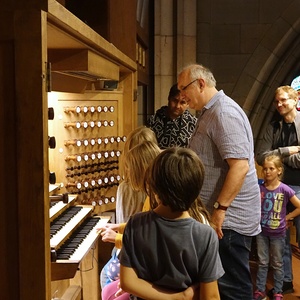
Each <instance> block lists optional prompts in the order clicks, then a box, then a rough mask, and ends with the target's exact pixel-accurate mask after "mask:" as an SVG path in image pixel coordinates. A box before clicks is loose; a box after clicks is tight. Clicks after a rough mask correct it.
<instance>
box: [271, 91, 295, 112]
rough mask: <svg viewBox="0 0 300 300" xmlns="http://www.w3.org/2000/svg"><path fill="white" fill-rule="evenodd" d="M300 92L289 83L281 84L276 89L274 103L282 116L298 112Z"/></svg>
mask: <svg viewBox="0 0 300 300" xmlns="http://www.w3.org/2000/svg"><path fill="white" fill-rule="evenodd" d="M297 102H298V92H297V91H296V90H294V89H293V88H292V87H291V86H289V85H284V86H280V87H278V88H277V89H276V90H275V99H274V105H275V107H276V109H277V111H278V112H279V114H280V115H281V116H283V117H284V116H286V115H288V114H289V113H291V112H292V111H294V112H296V105H297Z"/></svg>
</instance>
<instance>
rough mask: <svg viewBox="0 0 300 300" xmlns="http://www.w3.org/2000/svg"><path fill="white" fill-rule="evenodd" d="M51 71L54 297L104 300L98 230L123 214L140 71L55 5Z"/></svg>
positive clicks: (49, 22) (50, 40)
mask: <svg viewBox="0 0 300 300" xmlns="http://www.w3.org/2000/svg"><path fill="white" fill-rule="evenodd" d="M47 69H48V73H47V74H48V76H47V77H48V78H47V80H48V84H47V85H48V93H47V99H48V142H49V149H48V153H49V154H48V155H49V186H50V188H49V200H50V202H49V203H50V204H49V206H50V208H49V226H50V234H51V238H50V250H51V261H52V262H51V297H56V298H58V299H60V298H62V299H64V300H68V299H88V300H93V299H95V300H96V299H97V300H98V299H100V287H99V273H100V270H99V268H98V259H99V257H98V256H99V255H101V249H99V244H98V240H97V232H96V230H95V228H96V227H98V226H100V225H101V224H105V223H106V222H108V221H109V219H110V217H111V214H109V213H108V212H112V211H114V209H115V197H116V190H117V186H118V184H119V181H120V180H121V176H120V172H119V158H120V155H121V153H122V149H123V146H124V142H125V141H126V136H127V134H128V133H129V132H130V131H131V130H132V129H133V128H134V127H135V126H136V118H137V114H136V112H137V107H136V101H135V95H136V85H137V83H136V64H135V62H133V61H132V60H130V59H129V58H128V57H127V56H125V55H124V54H122V53H121V52H120V51H119V50H118V49H116V48H115V47H114V46H113V45H111V44H110V43H108V42H107V41H105V40H104V39H102V38H101V36H99V35H98V34H96V33H95V32H94V31H93V30H91V29H90V28H89V27H88V26H86V25H85V24H83V23H82V22H81V21H80V20H78V19H77V18H76V17H75V16H73V15H72V14H71V13H70V12H68V11H67V10H66V9H65V8H64V7H63V6H61V5H60V4H59V3H57V2H56V1H49V12H48V15H47ZM70 214H71V216H69V215H70ZM66 215H67V219H66V220H64V221H63V225H61V219H64V218H65V216H66ZM89 222H94V224H93V225H91V226H90V225H89ZM86 223H88V225H87V224H86ZM87 227H91V229H90V230H91V231H90V232H89V233H86V236H88V237H86V236H85V237H84V238H83V240H84V242H82V241H80V242H77V244H76V243H75V245H74V246H71V248H72V247H73V248H75V247H77V248H79V250H75V249H71V250H68V249H69V248H67V247H66V246H68V244H71V245H73V244H74V242H73V241H74V240H78V236H79V232H81V231H82V230H81V229H86V228H87ZM70 240H71V242H70ZM78 243H79V244H80V246H79V247H78ZM66 248H67V249H66ZM77 248H76V249H77ZM69 251H71V254H70V253H69Z"/></svg>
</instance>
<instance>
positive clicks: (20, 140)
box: [15, 10, 50, 300]
mask: <svg viewBox="0 0 300 300" xmlns="http://www.w3.org/2000/svg"><path fill="white" fill-rule="evenodd" d="M46 18H47V15H46V13H45V12H42V11H38V10H32V11H31V10H30V11H26V10H20V11H18V12H16V14H15V68H16V77H15V80H16V89H15V91H16V103H17V105H16V120H17V126H18V127H17V131H16V132H15V138H16V140H17V146H16V149H15V154H16V160H17V164H18V171H17V174H16V180H15V182H16V189H17V191H18V199H17V201H18V213H19V215H18V221H17V224H18V226H19V231H18V237H19V259H20V265H19V278H20V295H22V299H32V296H33V295H34V297H35V298H36V299H41V300H42V299H50V245H49V234H50V233H49V199H48V193H49V182H48V178H49V171H48V170H49V168H48V138H47V136H48V135H47V132H48V126H47V119H46V118H45V117H44V116H47V111H48V105H47V98H46V86H45V78H46V70H45V61H46V56H47V48H46V44H45V43H44V41H43V40H42V37H44V36H46ZM29 58H30V59H29Z"/></svg>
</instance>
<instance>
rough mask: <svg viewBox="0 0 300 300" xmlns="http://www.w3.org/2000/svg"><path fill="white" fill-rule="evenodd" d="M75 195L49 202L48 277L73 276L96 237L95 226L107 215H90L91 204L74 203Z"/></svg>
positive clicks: (102, 224) (65, 277)
mask: <svg viewBox="0 0 300 300" xmlns="http://www.w3.org/2000/svg"><path fill="white" fill-rule="evenodd" d="M75 203H76V196H74V195H68V201H67V202H66V201H55V202H54V203H51V204H50V211H49V216H50V246H51V279H52V280H53V281H55V280H62V279H68V278H73V277H74V276H75V273H76V271H77V270H78V267H79V264H80V262H81V261H82V259H83V258H84V257H85V255H86V254H87V253H88V252H89V251H90V249H91V248H92V247H93V245H94V244H95V242H96V241H97V240H98V237H99V232H98V231H97V230H96V229H97V228H99V227H101V226H104V225H105V224H106V223H107V222H108V221H109V219H110V216H93V215H92V214H93V207H92V206H83V205H80V206H76V205H75Z"/></svg>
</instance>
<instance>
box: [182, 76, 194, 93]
mask: <svg viewBox="0 0 300 300" xmlns="http://www.w3.org/2000/svg"><path fill="white" fill-rule="evenodd" d="M197 80H198V78H197V79H194V80H193V81H191V82H190V83H189V84H187V85H186V86H184V87H183V88H182V89H181V90H182V91H184V90H186V89H187V88H188V87H189V86H190V85H191V84H193V83H194V82H195V81H197Z"/></svg>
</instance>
